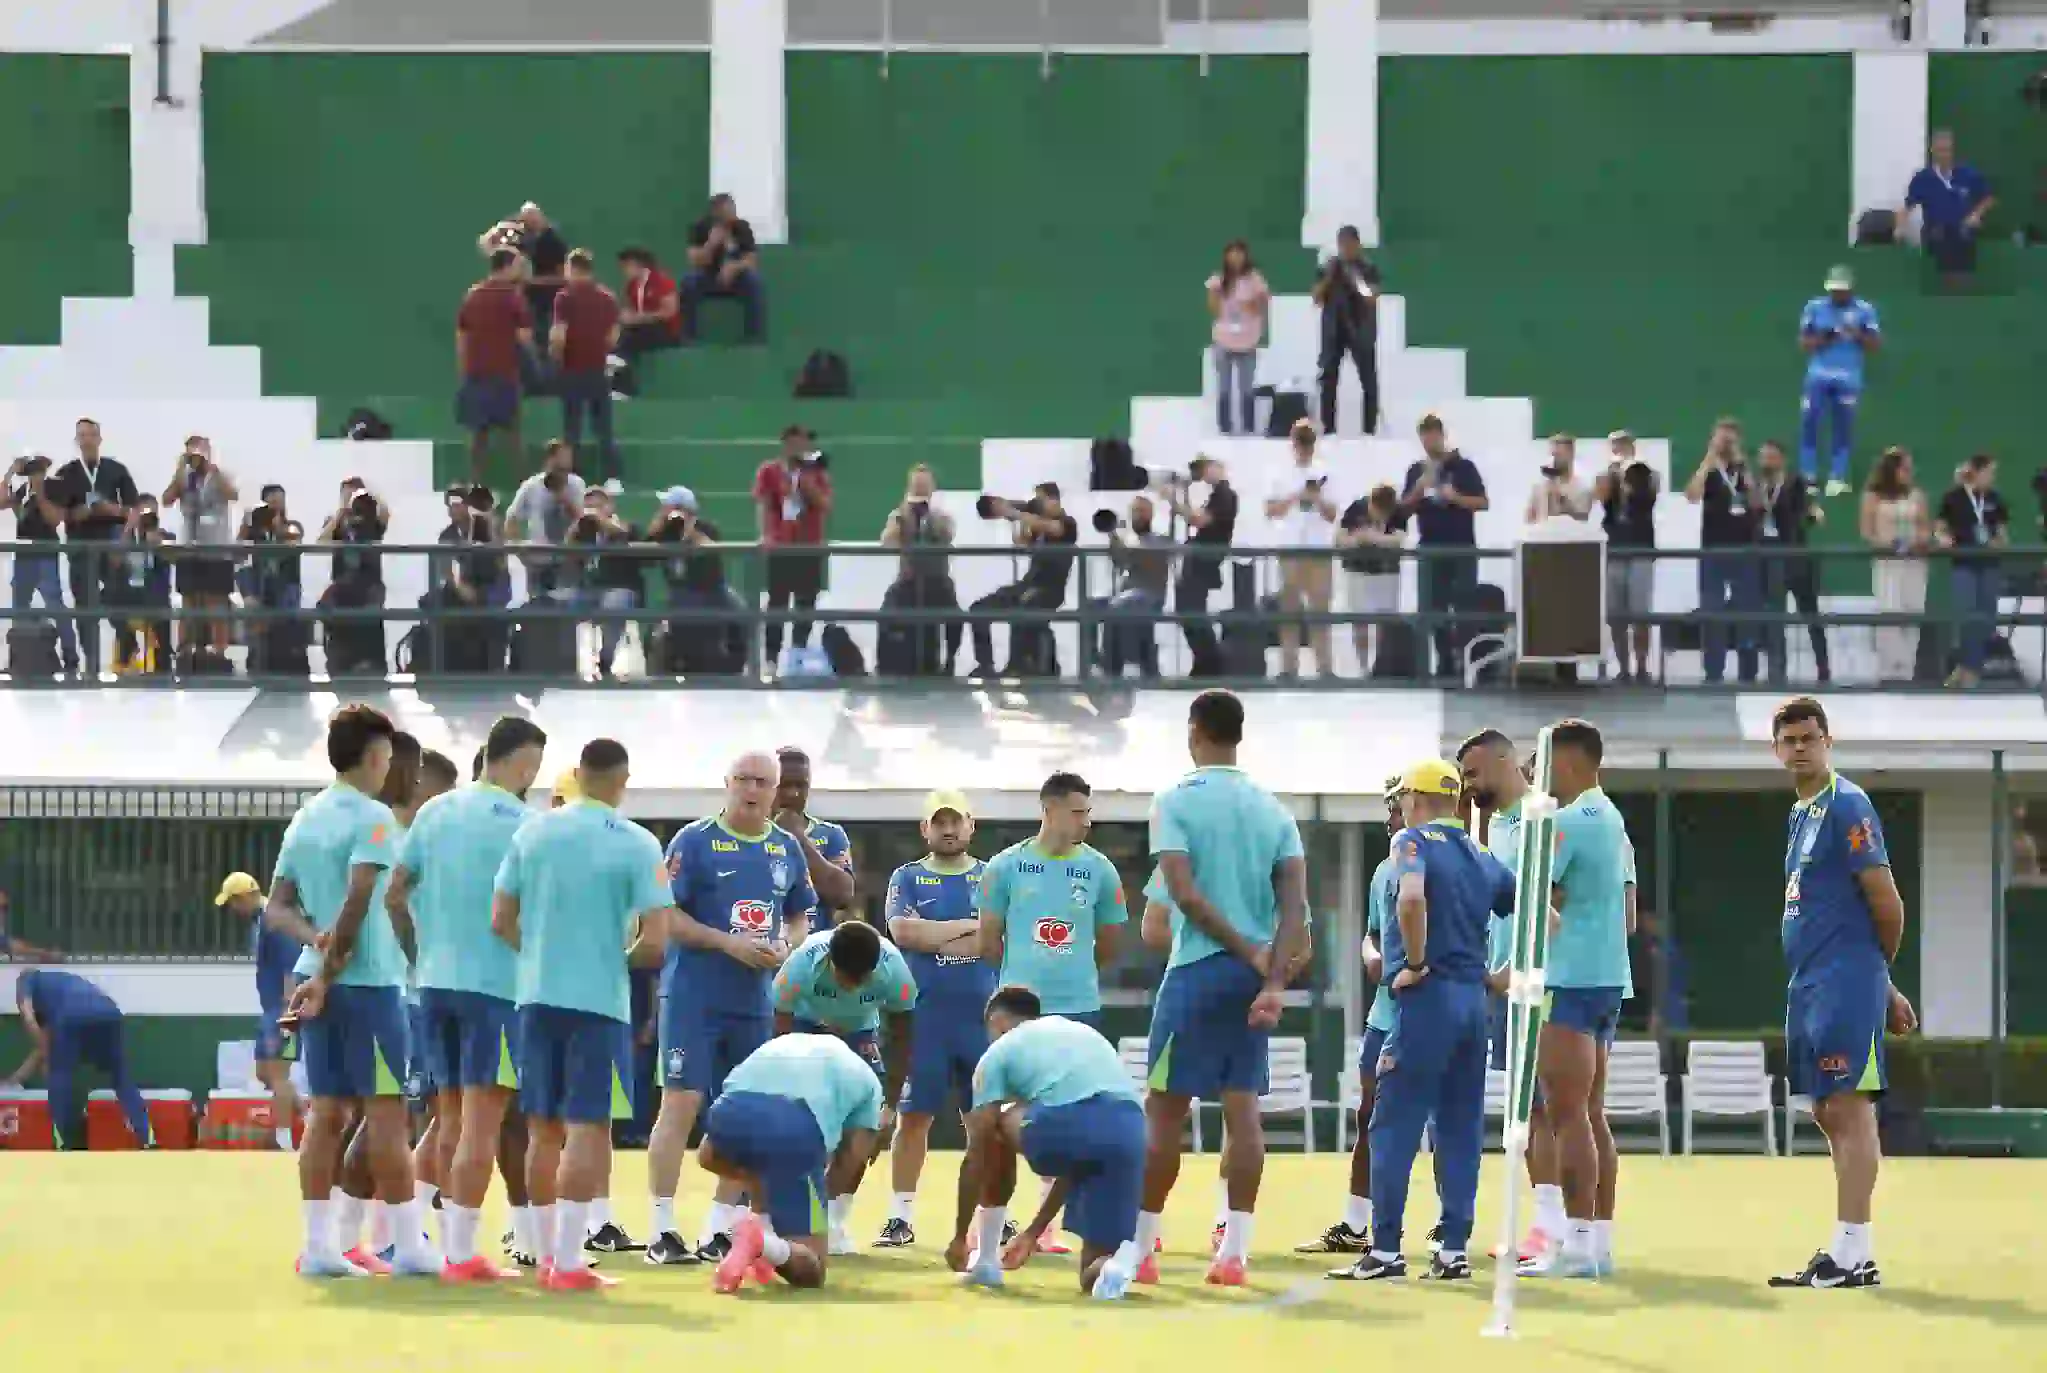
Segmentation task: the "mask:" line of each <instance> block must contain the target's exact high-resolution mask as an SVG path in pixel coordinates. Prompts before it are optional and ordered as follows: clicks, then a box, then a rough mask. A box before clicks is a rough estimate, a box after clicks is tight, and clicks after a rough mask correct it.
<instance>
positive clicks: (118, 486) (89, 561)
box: [50, 419, 138, 677]
mask: <svg viewBox="0 0 2047 1373" xmlns="http://www.w3.org/2000/svg"><path fill="white" fill-rule="evenodd" d="M72 437H73V440H74V441H75V442H76V443H77V445H78V456H77V457H75V458H73V459H72V460H71V461H70V462H67V463H65V464H64V465H63V466H62V467H60V468H58V469H57V475H56V477H55V478H54V479H52V485H53V486H55V488H56V491H54V492H51V493H50V497H51V500H52V502H53V503H55V504H57V505H60V506H62V507H63V509H64V512H65V514H64V528H65V534H66V538H67V541H68V542H69V543H71V544H72V545H73V551H72V553H71V606H72V609H74V610H76V611H77V612H78V648H79V652H80V653H81V654H82V655H83V658H84V663H85V671H86V675H88V676H92V677H97V676H98V675H99V670H100V633H99V625H100V622H99V617H98V616H97V615H96V614H93V613H91V612H92V611H94V610H95V609H96V608H97V607H98V606H100V605H103V604H104V603H105V602H106V601H107V599H108V596H107V591H108V588H109V587H110V586H112V585H113V584H114V567H113V563H112V561H111V559H110V558H109V557H108V556H107V551H106V547H105V546H106V545H108V544H110V543H113V542H114V541H115V540H117V539H119V538H120V537H121V536H122V534H123V533H124V532H125V531H126V530H127V527H128V512H129V511H130V510H132V509H133V508H134V507H135V504H136V501H137V499H138V497H137V493H136V490H135V479H134V478H133V477H131V476H129V475H128V469H127V468H126V467H124V466H122V465H121V463H120V461H119V460H118V459H115V458H109V457H104V456H102V455H101V453H100V427H99V422H98V421H97V420H91V419H82V420H80V421H78V423H77V425H75V426H74V427H73V431H72ZM59 493H61V494H59Z"/></svg>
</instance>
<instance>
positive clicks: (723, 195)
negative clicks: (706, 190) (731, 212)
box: [711, 191, 739, 209]
mask: <svg viewBox="0 0 2047 1373" xmlns="http://www.w3.org/2000/svg"><path fill="white" fill-rule="evenodd" d="M711 203H712V204H713V205H730V206H732V207H733V208H734V209H737V208H739V202H738V201H736V200H734V199H733V198H732V192H730V191H717V192H714V193H713V194H712V196H711Z"/></svg>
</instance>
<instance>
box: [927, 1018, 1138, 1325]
mask: <svg viewBox="0 0 2047 1373" xmlns="http://www.w3.org/2000/svg"><path fill="white" fill-rule="evenodd" d="M988 1032H989V1036H990V1038H991V1039H992V1041H993V1042H992V1043H990V1044H989V1046H988V1052H987V1053H985V1054H983V1055H982V1056H981V1062H980V1065H979V1066H978V1067H977V1068H976V1069H975V1070H974V1109H973V1111H972V1112H970V1113H969V1114H968V1116H967V1157H966V1158H965V1160H964V1161H962V1163H961V1165H960V1167H961V1177H960V1193H959V1196H960V1204H959V1211H958V1215H957V1219H956V1222H955V1224H954V1228H953V1238H952V1243H951V1244H950V1245H949V1246H947V1248H946V1261H947V1262H948V1263H949V1264H950V1265H951V1266H952V1268H953V1271H955V1272H964V1273H965V1274H966V1275H967V1278H968V1280H969V1281H970V1282H973V1283H976V1284H978V1285H980V1286H984V1287H999V1286H1001V1285H1002V1270H1003V1269H1004V1268H1020V1267H1022V1266H1023V1265H1024V1264H1025V1263H1027V1262H1029V1260H1030V1256H1031V1255H1032V1254H1034V1253H1036V1252H1038V1249H1039V1244H1040V1241H1041V1240H1042V1239H1043V1238H1044V1235H1045V1232H1046V1229H1047V1227H1049V1226H1050V1225H1051V1223H1052V1219H1053V1217H1055V1216H1057V1215H1058V1214H1059V1212H1060V1209H1061V1208H1062V1207H1064V1208H1065V1210H1066V1213H1067V1220H1066V1224H1067V1228H1068V1229H1070V1230H1072V1231H1073V1232H1074V1233H1075V1234H1077V1235H1079V1236H1080V1242H1081V1249H1080V1286H1081V1290H1082V1291H1083V1292H1087V1293H1090V1294H1091V1295H1093V1296H1095V1297H1097V1298H1102V1299H1113V1298H1116V1297H1120V1296H1122V1295H1123V1294H1124V1292H1125V1291H1127V1290H1128V1289H1129V1287H1130V1284H1131V1282H1132V1281H1134V1280H1135V1278H1136V1276H1137V1264H1138V1259H1139V1257H1140V1256H1139V1254H1138V1250H1137V1240H1136V1235H1137V1208H1138V1206H1139V1204H1140V1201H1141V1198H1142V1196H1143V1191H1144V1150H1145V1141H1144V1111H1143V1108H1142V1107H1140V1106H1139V1105H1138V1096H1137V1088H1136V1087H1135V1086H1134V1085H1133V1084H1132V1083H1131V1081H1130V1076H1129V1074H1128V1073H1127V1072H1126V1071H1125V1069H1124V1067H1123V1060H1122V1058H1121V1056H1120V1055H1118V1054H1117V1052H1116V1049H1115V1047H1114V1046H1113V1045H1111V1044H1110V1043H1109V1041H1108V1040H1106V1039H1103V1038H1102V1037H1101V1035H1100V1034H1099V1033H1097V1032H1096V1031H1095V1030H1094V1029H1092V1028H1091V1027H1089V1026H1086V1025H1082V1024H1080V1023H1078V1022H1076V1021H1073V1020H1069V1019H1066V1018H1064V1017H1061V1016H1043V1015H1041V1007H1040V1004H1039V1001H1038V997H1037V995H1036V994H1035V993H1034V992H1032V991H1031V990H1030V989H1029V988H1027V987H1003V988H1001V989H1000V990H999V991H997V992H996V993H995V995H994V996H992V997H990V998H989V1000H988ZM1019 1156H1021V1157H1022V1158H1023V1159H1024V1161H1025V1162H1027V1163H1029V1164H1030V1165H1031V1167H1032V1168H1033V1169H1034V1170H1035V1171H1036V1172H1038V1173H1039V1174H1040V1175H1042V1176H1044V1177H1046V1178H1049V1179H1051V1180H1052V1186H1051V1188H1050V1189H1049V1190H1048V1191H1047V1193H1046V1195H1045V1198H1044V1201H1043V1203H1042V1204H1041V1205H1040V1207H1039V1208H1038V1214H1037V1216H1036V1218H1034V1219H1033V1220H1032V1221H1031V1223H1030V1224H1029V1225H1028V1226H1026V1227H1025V1228H1024V1230H1023V1231H1022V1233H1020V1234H1018V1235H1017V1236H1016V1238H1015V1239H1014V1240H1013V1241H1011V1242H1010V1243H1009V1244H1008V1246H1007V1248H1006V1249H1005V1248H1004V1244H1003V1228H1004V1226H1005V1225H1006V1224H1007V1223H1008V1219H1009V1212H1008V1207H1009V1198H1010V1193H1011V1191H1012V1190H1013V1188H1014V1186H1015V1179H1016V1166H1015V1160H1016V1159H1017V1157H1019ZM977 1202H978V1203H979V1205H980V1213H979V1222H978V1232H977V1234H976V1236H975V1241H974V1243H973V1244H972V1245H971V1246H970V1245H969V1242H968V1234H967V1232H968V1230H969V1228H970V1227H971V1226H973V1225H974V1217H975V1209H974V1208H975V1204H976V1203H977ZM970 1249H971V1253H970V1252H969V1251H970Z"/></svg>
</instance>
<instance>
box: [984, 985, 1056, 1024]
mask: <svg viewBox="0 0 2047 1373" xmlns="http://www.w3.org/2000/svg"><path fill="white" fill-rule="evenodd" d="M996 1011H1001V1012H1003V1013H1004V1014H1005V1015H1013V1016H1015V1017H1016V1018H1017V1019H1018V1020H1036V1019H1037V1018H1038V1017H1039V1016H1041V1015H1043V1014H1044V1013H1045V1004H1044V1003H1043V1002H1042V1001H1039V1000H1038V994H1037V993H1036V992H1034V991H1032V990H1031V989H1030V988H1029V987H1014V986H1011V987H997V988H996V989H995V995H993V996H991V997H989V998H988V1009H987V1010H986V1011H984V1012H982V1015H983V1017H984V1018H985V1017H986V1016H988V1015H990V1014H993V1013H994V1012H996Z"/></svg>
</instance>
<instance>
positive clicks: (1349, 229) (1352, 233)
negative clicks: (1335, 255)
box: [1336, 224, 1364, 243]
mask: <svg viewBox="0 0 2047 1373" xmlns="http://www.w3.org/2000/svg"><path fill="white" fill-rule="evenodd" d="M1347 238H1354V239H1357V240H1358V241H1360V242H1363V241H1364V235H1363V234H1361V233H1359V232H1358V226H1357V225H1355V224H1346V225H1344V226H1343V227H1342V228H1341V229H1338V230H1337V231H1336V241H1337V242H1339V243H1341V242H1342V241H1343V240H1345V239H1347Z"/></svg>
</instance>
